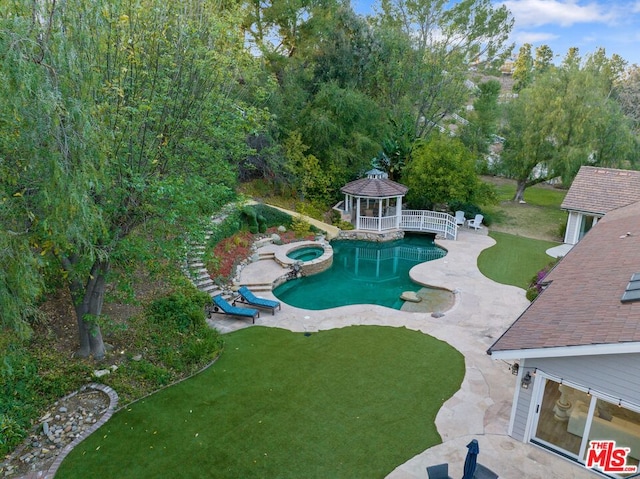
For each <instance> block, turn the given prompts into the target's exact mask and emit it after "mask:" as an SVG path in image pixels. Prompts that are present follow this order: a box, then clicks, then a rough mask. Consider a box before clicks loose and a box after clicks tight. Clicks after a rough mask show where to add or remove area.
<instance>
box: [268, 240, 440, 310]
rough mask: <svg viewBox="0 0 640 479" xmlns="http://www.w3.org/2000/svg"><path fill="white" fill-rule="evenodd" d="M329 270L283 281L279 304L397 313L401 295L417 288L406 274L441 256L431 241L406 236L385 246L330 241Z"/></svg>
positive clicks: (274, 292) (279, 293)
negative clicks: (364, 306) (371, 308)
mask: <svg viewBox="0 0 640 479" xmlns="http://www.w3.org/2000/svg"><path fill="white" fill-rule="evenodd" d="M331 246H332V247H333V265H332V266H331V268H329V269H328V270H326V271H323V272H322V273H319V274H315V275H312V276H305V277H302V278H299V279H294V280H291V281H287V282H286V283H284V284H282V285H280V286H278V287H277V288H276V289H274V290H273V294H274V295H275V296H276V297H277V298H278V299H280V300H281V301H283V302H285V303H287V304H290V305H292V306H296V307H298V308H304V309H315V310H318V309H329V308H335V307H338V306H345V305H349V304H377V305H381V306H387V307H389V308H395V309H400V308H401V307H402V304H403V303H404V301H402V300H401V299H400V295H401V294H402V292H403V291H418V290H420V289H421V288H422V286H421V285H418V284H416V283H414V282H413V281H411V279H410V278H409V270H410V269H411V268H412V267H413V266H415V265H416V264H419V263H424V262H425V261H431V260H434V259H438V258H442V257H443V256H445V255H446V251H445V250H443V249H442V248H439V247H438V246H436V245H435V244H434V242H433V238H432V237H431V236H425V235H407V236H405V237H404V238H403V239H400V240H396V241H390V242H382V243H378V242H369V241H350V240H341V241H332V242H331Z"/></svg>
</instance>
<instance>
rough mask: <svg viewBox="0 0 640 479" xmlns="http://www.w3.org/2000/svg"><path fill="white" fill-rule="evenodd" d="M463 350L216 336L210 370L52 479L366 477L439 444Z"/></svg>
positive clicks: (260, 330)
mask: <svg viewBox="0 0 640 479" xmlns="http://www.w3.org/2000/svg"><path fill="white" fill-rule="evenodd" d="M463 375H464V360H463V357H462V355H461V354H460V353H459V352H457V351H456V350H455V349H453V348H452V347H450V346H449V345H447V344H446V343H444V342H442V341H439V340H437V339H435V338H432V337H430V336H427V335H424V334H422V333H420V332H417V331H410V330H407V329H405V328H387V327H379V326H352V327H348V328H342V329H336V330H330V331H322V332H318V333H313V334H311V335H308V336H305V335H304V334H302V333H292V332H289V331H285V330H281V329H273V328H265V327H257V326H256V327H252V328H247V329H243V330H240V331H237V332H234V333H231V334H228V335H226V336H225V351H224V354H222V356H221V357H220V359H219V360H218V361H217V362H216V363H215V364H214V365H213V366H211V367H210V368H208V369H207V370H205V371H203V372H202V373H200V374H198V375H197V376H195V377H193V378H191V379H189V380H187V381H184V382H182V383H179V384H178V385H176V386H173V387H171V388H168V389H165V390H163V391H161V392H158V393H156V394H154V395H153V396H150V397H149V398H147V399H145V400H141V401H139V402H137V403H134V404H132V405H130V406H128V407H127V408H126V409H125V410H121V411H119V412H118V413H117V414H115V415H114V417H113V418H112V419H111V420H110V421H109V422H108V423H107V424H105V425H104V426H103V427H102V428H101V429H100V430H99V431H97V432H96V433H94V434H93V435H91V436H90V437H89V438H88V439H86V440H85V441H84V442H82V443H81V444H80V445H79V446H77V447H76V448H75V449H74V450H73V451H72V453H71V454H70V455H69V457H68V458H67V459H66V460H65V461H64V462H63V464H62V467H61V469H60V470H59V472H58V474H56V479H64V478H83V477H86V476H87V473H88V471H90V475H91V476H92V477H100V478H127V477H131V478H138V477H170V478H178V477H184V478H199V477H202V478H205V477H206V478H209V477H215V478H235V479H237V478H243V479H249V478H301V477H304V478H322V479H324V478H327V477H345V478H346V477H348V478H367V479H368V478H375V477H384V476H385V475H386V474H388V473H389V472H390V471H392V470H393V469H394V468H395V467H397V466H398V465H400V464H402V463H404V462H405V461H407V460H408V459H410V458H411V457H413V456H414V455H416V454H418V453H419V452H422V451H424V450H425V449H427V448H429V447H431V446H433V445H435V444H439V443H440V442H441V438H440V436H439V435H438V432H437V430H436V427H435V425H434V421H435V417H436V414H437V412H438V410H439V409H440V407H441V406H442V403H443V402H444V401H445V400H447V399H448V398H449V397H450V396H452V395H453V394H454V393H455V392H456V391H457V390H458V389H459V387H460V384H461V382H462V378H463Z"/></svg>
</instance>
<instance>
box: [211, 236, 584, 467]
mask: <svg viewBox="0 0 640 479" xmlns="http://www.w3.org/2000/svg"><path fill="white" fill-rule="evenodd" d="M486 233H487V232H486V228H483V229H482V230H481V231H479V232H476V231H472V230H468V229H466V228H461V229H460V230H459V233H458V239H457V241H451V240H442V241H438V244H439V245H440V246H442V247H443V248H445V249H447V250H448V254H447V255H446V256H445V257H444V258H442V259H438V260H434V261H430V262H427V263H422V264H419V265H417V266H415V267H414V268H413V269H412V270H411V272H410V275H411V277H412V279H414V280H415V281H417V282H419V283H421V284H426V285H431V286H436V287H444V288H447V289H450V290H452V291H455V293H456V294H455V296H456V301H455V304H454V306H453V308H452V309H450V310H449V311H446V312H445V315H444V316H443V317H440V318H434V317H432V316H431V314H430V313H411V312H404V311H398V310H394V309H389V308H385V307H382V306H372V305H351V306H344V307H340V308H335V309H331V310H323V311H311V310H305V309H300V308H295V307H292V306H289V305H286V304H283V305H282V310H281V311H278V312H276V314H275V315H274V316H272V315H271V314H270V313H268V312H265V311H263V312H261V315H260V318H259V319H257V320H256V324H258V325H262V326H269V327H279V328H283V329H288V330H291V331H298V332H313V331H319V330H327V329H333V328H342V327H346V326H351V325H379V326H390V327H406V328H408V329H412V330H416V331H421V332H423V333H425V334H429V335H431V336H434V337H436V338H438V339H440V340H443V341H446V342H447V343H449V344H450V345H451V346H453V347H454V348H456V349H457V350H458V351H460V352H461V353H462V354H463V355H464V357H465V369H466V371H465V377H464V380H463V382H462V385H461V387H460V390H458V392H456V393H455V394H454V395H453V396H452V397H451V398H450V399H449V400H447V401H446V402H445V403H444V405H443V407H442V408H441V409H440V411H439V413H438V415H437V417H436V426H437V428H438V431H439V433H440V435H441V437H442V441H443V442H442V444H440V445H438V446H434V447H432V448H430V449H427V450H426V451H424V452H422V453H420V454H418V455H417V456H415V457H413V458H408V459H407V462H405V463H404V464H401V465H399V466H398V467H397V468H396V469H395V470H393V471H390V472H389V474H388V475H387V476H386V477H387V479H418V478H420V479H424V478H426V477H427V473H426V467H427V466H430V465H434V464H439V463H443V462H447V463H449V475H450V476H452V477H456V476H458V477H462V469H463V465H464V458H465V455H466V452H467V449H466V445H467V444H468V443H469V441H471V439H477V440H478V442H479V445H480V455H479V456H478V462H479V463H481V464H483V465H485V466H487V467H488V468H489V469H492V470H493V471H495V472H496V473H497V474H498V475H499V476H500V477H501V478H513V479H523V478H526V479H547V478H549V477H553V478H555V479H570V478H573V479H581V478H593V477H596V474H595V473H592V472H590V471H588V470H586V469H584V468H583V467H582V466H579V465H577V464H574V463H572V462H570V461H568V460H565V459H563V458H561V457H559V456H557V455H555V454H552V453H550V452H548V451H545V450H543V449H541V448H538V447H536V446H534V445H532V444H523V443H521V442H518V441H515V440H514V439H512V438H510V437H509V436H508V435H507V429H508V425H509V417H510V414H511V403H512V399H513V393H514V386H515V382H516V379H515V377H514V376H513V375H512V374H511V372H510V371H509V365H508V364H507V363H505V362H502V361H494V360H492V359H491V358H490V356H488V355H487V354H486V350H487V349H488V348H489V346H491V345H492V344H493V342H494V341H495V340H496V339H497V338H498V337H499V336H500V335H501V334H502V333H503V332H504V331H505V330H506V329H507V327H509V326H510V325H511V323H513V321H514V320H515V319H516V318H517V317H518V316H519V315H520V313H522V311H524V309H525V308H526V307H527V306H528V304H529V301H528V300H527V299H526V298H525V291H524V290H522V289H520V288H516V287H513V286H506V285H502V284H498V283H496V282H494V281H492V280H490V279H488V278H486V277H484V276H483V275H482V274H481V273H480V271H479V270H478V268H477V258H478V255H479V254H480V252H481V251H482V250H484V249H486V248H488V247H490V246H492V245H493V244H494V243H495V242H494V240H493V239H492V238H490V237H489V236H487V234H486ZM285 272H286V270H283V268H282V267H281V266H279V265H278V264H277V263H275V261H270V260H262V261H257V262H255V263H252V264H250V265H248V266H247V267H245V268H244V270H243V271H242V274H241V278H240V279H241V282H242V283H248V284H260V283H261V284H265V283H268V282H269V281H273V280H275V279H276V278H278V277H280V276H282V275H283V274H284V273H285ZM320 294H321V292H320ZM258 295H260V296H263V297H267V298H273V295H272V294H271V293H270V292H259V293H258ZM209 324H210V325H211V326H213V327H215V328H216V329H218V330H219V331H221V332H223V333H226V332H230V331H234V330H236V329H240V328H243V327H248V326H251V324H250V322H249V321H246V320H234V319H229V318H228V317H225V316H222V315H213V319H210V320H209ZM416 419H417V420H420V418H416Z"/></svg>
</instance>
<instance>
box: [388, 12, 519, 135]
mask: <svg viewBox="0 0 640 479" xmlns="http://www.w3.org/2000/svg"><path fill="white" fill-rule="evenodd" d="M381 11H382V14H381V16H380V17H379V20H378V21H379V25H380V26H381V27H384V28H388V29H395V30H396V31H397V32H403V33H404V35H405V37H406V38H408V39H411V41H412V49H413V51H414V52H415V57H413V56H412V57H411V58H412V59H413V58H415V61H412V62H411V64H410V65H407V69H406V70H405V72H404V74H405V75H409V78H410V79H411V84H410V85H409V86H408V89H407V90H406V95H408V96H409V97H410V98H411V99H412V103H413V105H414V109H413V117H414V129H415V137H416V138H426V137H427V136H428V135H429V134H430V132H431V131H433V129H434V128H435V127H436V126H437V124H438V123H439V122H440V121H441V120H442V119H443V118H444V117H445V116H446V115H447V114H450V113H453V112H455V111H457V110H458V109H459V108H460V107H461V106H462V105H464V103H465V101H466V99H467V98H468V89H467V87H466V85H465V81H466V80H467V75H466V72H467V70H468V63H469V62H470V61H471V60H472V59H474V58H479V57H486V58H487V59H489V60H493V59H494V58H496V57H498V56H504V55H507V54H508V53H509V49H507V47H506V41H507V38H508V35H509V33H510V31H511V28H512V26H513V19H512V17H511V15H510V13H509V11H508V10H507V9H506V7H505V6H501V7H498V8H494V6H493V4H492V3H491V2H490V1H489V0H464V1H462V2H455V3H454V4H451V2H448V1H447V0H418V1H410V0H382V2H381Z"/></svg>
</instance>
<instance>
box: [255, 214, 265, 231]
mask: <svg viewBox="0 0 640 479" xmlns="http://www.w3.org/2000/svg"><path fill="white" fill-rule="evenodd" d="M257 219H258V231H259V232H260V233H266V231H267V219H266V218H265V217H264V216H262V215H258V217H257Z"/></svg>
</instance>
